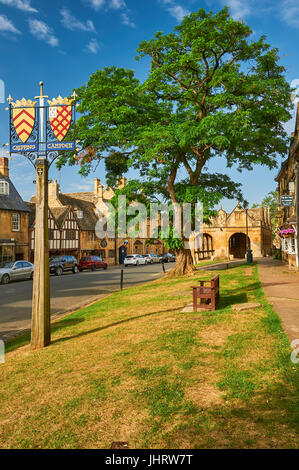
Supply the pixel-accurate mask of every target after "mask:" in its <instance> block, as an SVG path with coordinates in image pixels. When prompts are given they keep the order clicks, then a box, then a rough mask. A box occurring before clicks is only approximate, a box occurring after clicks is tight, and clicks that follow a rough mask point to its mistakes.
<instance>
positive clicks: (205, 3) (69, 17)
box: [0, 0, 299, 210]
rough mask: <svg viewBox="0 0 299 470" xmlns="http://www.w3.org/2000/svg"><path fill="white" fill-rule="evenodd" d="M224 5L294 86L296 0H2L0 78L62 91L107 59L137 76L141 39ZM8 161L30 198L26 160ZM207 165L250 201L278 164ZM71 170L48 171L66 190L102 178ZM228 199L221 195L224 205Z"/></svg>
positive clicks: (0, 126)
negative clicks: (274, 56)
mask: <svg viewBox="0 0 299 470" xmlns="http://www.w3.org/2000/svg"><path fill="white" fill-rule="evenodd" d="M224 5H228V6H229V7H230V9H231V14H232V15H233V16H234V17H235V18H239V19H240V18H241V19H244V20H245V21H246V22H247V23H248V24H249V25H250V26H251V28H252V30H253V31H254V33H253V34H254V39H255V38H258V37H259V36H260V35H262V34H265V35H266V36H267V39H268V42H269V43H270V44H271V45H272V46H273V47H278V48H279V51H280V57H281V63H282V64H283V65H284V66H285V67H286V68H287V80H288V81H289V82H290V83H291V82H293V84H295V86H298V87H299V61H298V52H297V51H298V33H299V1H298V0H279V1H278V0H75V1H70V0H64V1H63V0H62V1H61V0H52V1H51V2H49V1H43V0H39V1H38V0H0V59H1V60H0V79H1V80H3V81H4V83H5V89H6V97H7V96H8V94H11V95H12V97H13V98H14V100H16V99H21V98H22V97H23V96H24V97H25V98H26V99H33V98H34V96H36V95H38V94H39V86H38V83H39V81H40V80H43V81H44V82H45V92H46V94H47V95H48V96H49V97H50V98H51V99H52V98H53V97H57V96H58V95H62V96H68V95H69V94H71V92H72V90H73V88H77V87H79V86H80V85H82V84H83V83H85V82H86V81H87V80H88V77H89V76H90V74H91V73H93V72H94V71H95V70H97V69H101V68H102V67H104V66H110V65H116V66H122V67H125V68H134V70H135V72H136V75H137V76H138V77H139V79H141V80H143V79H144V78H145V77H146V74H147V70H148V66H149V63H148V62H147V61H146V60H143V61H140V62H137V61H135V59H134V58H135V56H136V49H137V47H138V45H139V43H140V42H141V41H142V40H143V39H150V38H151V37H153V35H154V34H155V33H156V32H157V31H160V30H161V31H164V32H169V31H172V30H173V28H174V27H175V25H176V24H178V23H179V22H180V20H181V19H182V17H183V16H184V15H185V14H188V13H189V12H191V11H196V10H198V8H201V7H203V8H205V9H208V10H214V11H217V10H219V9H220V8H222V7H223V6H224ZM296 80H297V82H296ZM5 107H6V105H5V104H3V103H0V145H2V144H3V143H5V142H7V141H8V113H7V111H5ZM293 127H294V122H293V120H292V121H290V122H289V123H288V124H287V125H286V128H287V130H288V132H289V133H291V132H292V130H293ZM10 168H11V178H12V180H13V182H14V183H15V185H16V187H17V189H18V190H19V192H20V194H21V195H22V197H23V198H24V199H25V200H28V199H29V198H30V197H31V196H32V195H33V194H34V192H35V186H34V184H33V180H34V179H35V177H34V169H33V167H32V165H31V164H30V163H29V162H27V161H26V159H25V158H24V157H19V156H15V157H13V160H12V161H11V162H10ZM211 170H215V171H220V172H225V173H227V174H229V175H230V176H231V177H232V178H233V179H235V180H237V181H239V182H241V183H242V184H243V191H244V195H245V197H246V198H247V199H248V200H249V202H250V203H251V204H252V203H254V202H260V201H261V199H262V198H263V197H264V196H265V195H266V194H267V193H268V192H269V191H271V190H273V189H275V182H274V177H275V175H276V173H277V170H274V171H270V170H268V169H267V168H263V167H255V169H254V170H253V171H252V172H248V171H245V172H243V173H241V174H240V173H238V172H237V171H235V170H227V169H226V165H225V161H224V159H221V158H218V159H217V160H215V162H214V163H213V165H212V166H211ZM77 171H78V168H77V167H72V168H70V167H65V168H63V169H62V171H61V172H60V173H59V172H58V171H57V170H56V169H55V167H52V168H51V171H50V178H55V179H58V180H59V181H60V184H61V189H62V190H63V191H64V192H75V191H88V190H92V188H93V178H95V177H99V178H100V179H101V180H102V182H105V177H104V171H103V167H102V166H100V167H99V168H98V169H97V172H96V173H95V174H90V175H89V177H87V178H82V177H81V176H80V175H78V174H77ZM234 205H235V202H232V201H226V200H224V201H223V207H224V208H225V209H226V210H232V208H233V206H234Z"/></svg>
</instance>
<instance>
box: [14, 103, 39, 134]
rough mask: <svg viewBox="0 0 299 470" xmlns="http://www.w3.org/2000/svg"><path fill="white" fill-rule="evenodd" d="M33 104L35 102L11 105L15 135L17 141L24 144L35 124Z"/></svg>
mask: <svg viewBox="0 0 299 470" xmlns="http://www.w3.org/2000/svg"><path fill="white" fill-rule="evenodd" d="M35 104H36V101H33V102H32V101H31V100H29V101H26V100H25V98H23V99H22V100H21V101H16V102H15V103H13V110H12V119H13V124H14V128H15V131H16V133H17V134H18V137H19V139H20V140H21V141H22V142H23V143H25V142H27V140H28V139H29V137H30V135H31V133H32V130H33V127H34V123H35Z"/></svg>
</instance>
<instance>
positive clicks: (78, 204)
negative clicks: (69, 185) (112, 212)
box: [59, 193, 98, 230]
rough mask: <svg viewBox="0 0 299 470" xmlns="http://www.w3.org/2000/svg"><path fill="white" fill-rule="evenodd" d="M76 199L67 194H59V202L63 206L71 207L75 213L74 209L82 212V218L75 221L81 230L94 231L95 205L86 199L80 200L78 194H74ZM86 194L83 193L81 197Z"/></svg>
mask: <svg viewBox="0 0 299 470" xmlns="http://www.w3.org/2000/svg"><path fill="white" fill-rule="evenodd" d="M74 194H75V195H76V196H77V197H73V196H71V195H69V194H59V200H60V201H61V203H62V204H63V205H64V206H71V207H72V209H73V210H74V211H75V212H76V209H77V210H79V211H82V212H83V218H82V219H77V222H78V224H79V226H80V227H81V229H82V230H94V229H95V226H96V223H97V221H98V217H97V216H96V214H95V209H96V207H95V204H94V202H91V201H90V200H87V199H85V198H84V199H81V194H80V193H74ZM85 195H86V193H83V197H84V196H85Z"/></svg>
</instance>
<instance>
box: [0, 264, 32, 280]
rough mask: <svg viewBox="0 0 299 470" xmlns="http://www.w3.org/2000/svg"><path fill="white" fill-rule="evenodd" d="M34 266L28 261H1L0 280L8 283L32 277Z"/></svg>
mask: <svg viewBox="0 0 299 470" xmlns="http://www.w3.org/2000/svg"><path fill="white" fill-rule="evenodd" d="M33 272H34V266H33V264H32V263H29V261H15V262H13V261H12V262H10V263H3V265H1V266H0V282H1V284H8V283H9V282H10V281H21V280H24V279H33Z"/></svg>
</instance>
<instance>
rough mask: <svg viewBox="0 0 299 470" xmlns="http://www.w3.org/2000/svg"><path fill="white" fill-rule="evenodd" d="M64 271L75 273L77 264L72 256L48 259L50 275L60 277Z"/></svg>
mask: <svg viewBox="0 0 299 470" xmlns="http://www.w3.org/2000/svg"><path fill="white" fill-rule="evenodd" d="M65 271H73V273H77V272H78V271H79V269H78V262H77V260H76V258H74V257H73V256H56V257H55V258H51V259H50V273H51V274H55V275H56V276H61V274H62V273H64V272H65Z"/></svg>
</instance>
